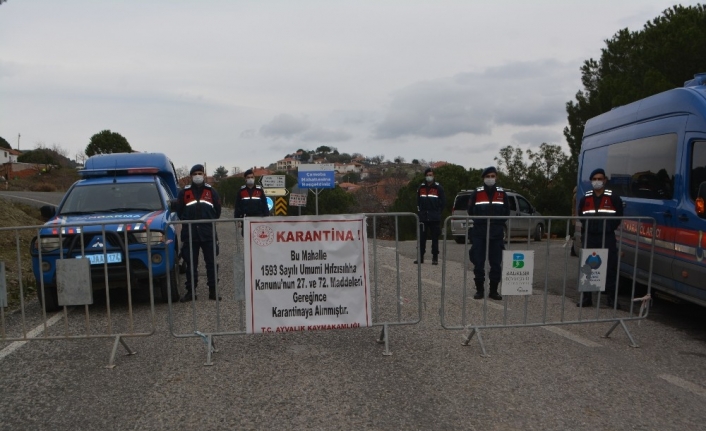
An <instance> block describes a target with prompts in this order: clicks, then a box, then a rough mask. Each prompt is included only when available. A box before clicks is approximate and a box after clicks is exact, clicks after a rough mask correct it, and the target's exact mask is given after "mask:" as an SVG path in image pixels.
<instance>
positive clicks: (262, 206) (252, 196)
mask: <svg viewBox="0 0 706 431" xmlns="http://www.w3.org/2000/svg"><path fill="white" fill-rule="evenodd" d="M243 176H244V177H245V185H244V186H242V187H240V190H238V194H237V195H236V196H235V212H234V213H233V218H245V217H267V216H269V215H270V208H269V206H268V205H267V196H265V190H264V189H263V188H262V187H260V186H256V185H255V174H254V173H253V170H252V169H248V170H247V171H245V174H244V175H243ZM240 232H241V233H242V232H243V231H242V225H241V230H240Z"/></svg>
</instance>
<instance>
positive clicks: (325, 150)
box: [316, 145, 331, 155]
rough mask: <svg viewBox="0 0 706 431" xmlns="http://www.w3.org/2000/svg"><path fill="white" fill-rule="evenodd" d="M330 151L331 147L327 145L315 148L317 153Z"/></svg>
mask: <svg viewBox="0 0 706 431" xmlns="http://www.w3.org/2000/svg"><path fill="white" fill-rule="evenodd" d="M330 152H331V147H327V146H326V145H322V146H320V147H319V148H317V149H316V153H317V154H324V155H326V154H328V153H330Z"/></svg>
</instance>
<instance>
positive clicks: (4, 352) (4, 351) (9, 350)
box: [0, 311, 64, 360]
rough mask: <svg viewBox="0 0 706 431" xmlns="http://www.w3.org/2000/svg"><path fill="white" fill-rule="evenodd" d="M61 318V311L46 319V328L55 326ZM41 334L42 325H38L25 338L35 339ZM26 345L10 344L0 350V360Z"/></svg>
mask: <svg viewBox="0 0 706 431" xmlns="http://www.w3.org/2000/svg"><path fill="white" fill-rule="evenodd" d="M63 316H64V312H63V311H61V312H59V313H56V314H55V315H53V316H52V317H51V318H50V319H47V328H48V327H50V326H52V325H54V324H56V322H58V321H59V320H61V318H62V317H63ZM42 332H44V323H42V324H41V325H39V326H37V327H36V328H34V329H32V330H31V331H29V332H28V333H27V338H35V337H36V336H38V335H39V334H41V333H42ZM27 343H29V341H15V342H14V343H11V344H10V345H9V346H7V347H5V348H4V349H2V350H0V360H2V359H3V358H5V357H6V356H9V355H11V354H12V353H13V352H14V351H15V350H17V349H19V348H20V347H22V346H24V345H25V344H27Z"/></svg>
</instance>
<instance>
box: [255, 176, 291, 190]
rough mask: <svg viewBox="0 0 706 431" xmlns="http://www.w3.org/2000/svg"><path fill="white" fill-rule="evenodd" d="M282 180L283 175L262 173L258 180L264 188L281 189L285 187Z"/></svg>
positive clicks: (283, 178)
mask: <svg viewBox="0 0 706 431" xmlns="http://www.w3.org/2000/svg"><path fill="white" fill-rule="evenodd" d="M284 180H285V176H284V175H263V176H262V178H261V179H260V182H261V183H262V187H264V188H273V189H283V188H285V181H284Z"/></svg>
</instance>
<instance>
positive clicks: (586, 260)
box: [579, 248, 608, 292]
mask: <svg viewBox="0 0 706 431" xmlns="http://www.w3.org/2000/svg"><path fill="white" fill-rule="evenodd" d="M580 265H581V266H580V267H579V273H580V274H579V292H599V291H600V292H603V291H605V281H606V279H607V278H608V249H607V248H585V249H582V250H581V260H580Z"/></svg>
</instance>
